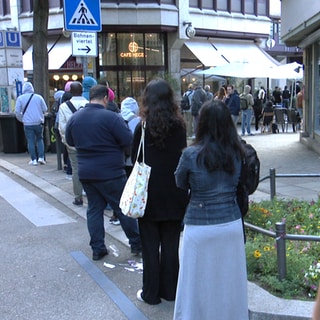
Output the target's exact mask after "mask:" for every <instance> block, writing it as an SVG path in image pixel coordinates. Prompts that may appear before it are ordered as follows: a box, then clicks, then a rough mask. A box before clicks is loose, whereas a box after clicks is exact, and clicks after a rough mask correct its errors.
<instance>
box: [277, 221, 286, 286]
mask: <svg viewBox="0 0 320 320" xmlns="http://www.w3.org/2000/svg"><path fill="white" fill-rule="evenodd" d="M285 234H286V224H285V223H284V222H277V223H276V243H277V261H278V274H279V280H280V281H281V280H283V279H285V278H286V276H287V262H286V241H285V238H284V237H285Z"/></svg>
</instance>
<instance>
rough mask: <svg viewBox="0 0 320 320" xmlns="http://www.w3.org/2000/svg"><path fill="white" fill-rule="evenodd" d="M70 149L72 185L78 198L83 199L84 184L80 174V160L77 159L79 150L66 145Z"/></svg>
mask: <svg viewBox="0 0 320 320" xmlns="http://www.w3.org/2000/svg"><path fill="white" fill-rule="evenodd" d="M66 148H67V150H68V155H69V160H70V164H71V168H72V185H73V194H74V198H75V199H76V200H81V199H82V184H81V182H80V180H79V176H78V160H77V151H76V150H74V149H72V148H70V147H69V146H66Z"/></svg>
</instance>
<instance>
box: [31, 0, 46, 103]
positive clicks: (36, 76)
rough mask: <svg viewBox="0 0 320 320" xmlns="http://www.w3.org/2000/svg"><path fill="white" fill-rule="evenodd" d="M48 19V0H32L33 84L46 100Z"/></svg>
mask: <svg viewBox="0 0 320 320" xmlns="http://www.w3.org/2000/svg"><path fill="white" fill-rule="evenodd" d="M48 19H49V0H33V52H32V61H33V85H34V89H35V92H36V93H39V94H41V95H42V96H43V98H44V100H45V101H46V102H48V101H49V71H48V50H47V36H48Z"/></svg>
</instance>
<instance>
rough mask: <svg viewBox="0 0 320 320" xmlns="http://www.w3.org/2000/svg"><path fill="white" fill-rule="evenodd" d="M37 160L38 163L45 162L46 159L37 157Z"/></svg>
mask: <svg viewBox="0 0 320 320" xmlns="http://www.w3.org/2000/svg"><path fill="white" fill-rule="evenodd" d="M38 162H39V163H40V164H46V160H44V158H39V159H38Z"/></svg>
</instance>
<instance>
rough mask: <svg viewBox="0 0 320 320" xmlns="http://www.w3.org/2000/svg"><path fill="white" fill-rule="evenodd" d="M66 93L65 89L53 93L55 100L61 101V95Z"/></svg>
mask: <svg viewBox="0 0 320 320" xmlns="http://www.w3.org/2000/svg"><path fill="white" fill-rule="evenodd" d="M63 94H64V91H62V90H58V91H57V92H56V93H55V94H54V95H53V98H54V100H55V101H60V100H61V97H62V96H63Z"/></svg>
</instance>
